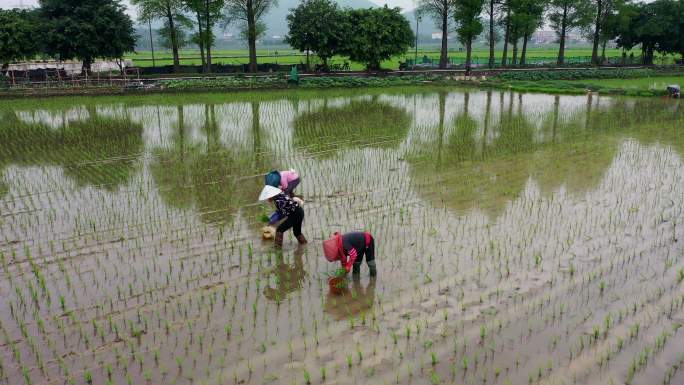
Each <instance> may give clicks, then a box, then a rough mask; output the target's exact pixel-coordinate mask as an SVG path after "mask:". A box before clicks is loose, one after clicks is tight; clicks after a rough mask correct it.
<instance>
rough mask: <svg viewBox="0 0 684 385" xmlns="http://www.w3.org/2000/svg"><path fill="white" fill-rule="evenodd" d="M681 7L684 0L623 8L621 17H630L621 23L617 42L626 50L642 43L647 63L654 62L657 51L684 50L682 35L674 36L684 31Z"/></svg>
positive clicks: (644, 62) (663, 1)
mask: <svg viewBox="0 0 684 385" xmlns="http://www.w3.org/2000/svg"><path fill="white" fill-rule="evenodd" d="M681 7H682V4H681V0H679V1H678V0H656V1H654V2H652V3H641V4H634V5H631V6H630V5H626V6H623V7H620V8H619V14H622V17H620V19H623V20H624V18H628V20H629V21H628V22H627V23H623V22H621V23H619V25H620V27H619V29H618V31H617V34H618V38H617V41H618V45H619V46H620V47H623V48H626V49H631V48H633V47H635V46H637V45H641V52H642V60H643V64H645V65H651V64H653V57H654V53H655V52H656V51H658V52H661V53H664V54H668V53H681V52H682V50H683V48H684V43H682V42H681V40H682V38H681V35H676V36H674V37H673V36H672V35H673V34H675V33H676V32H678V31H683V30H684V21H683V20H682V18H681V16H682V15H683V14H684V11H683V10H682V9H681Z"/></svg>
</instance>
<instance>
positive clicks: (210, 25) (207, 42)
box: [184, 0, 228, 72]
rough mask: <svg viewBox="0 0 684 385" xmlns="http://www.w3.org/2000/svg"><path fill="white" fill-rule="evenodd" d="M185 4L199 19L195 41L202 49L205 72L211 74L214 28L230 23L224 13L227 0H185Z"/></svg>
mask: <svg viewBox="0 0 684 385" xmlns="http://www.w3.org/2000/svg"><path fill="white" fill-rule="evenodd" d="M184 2H185V5H186V7H187V9H188V10H189V11H190V12H192V13H194V14H195V17H196V19H197V34H196V35H195V39H194V40H195V41H196V42H197V45H198V46H199V47H200V51H201V54H202V58H203V60H202V66H203V69H204V72H211V47H212V46H213V45H214V41H215V36H214V27H215V26H216V24H218V23H219V22H223V24H224V25H226V24H227V23H228V18H227V17H226V16H225V14H224V13H223V9H224V6H225V0H184ZM205 51H206V56H205V54H204V52H205Z"/></svg>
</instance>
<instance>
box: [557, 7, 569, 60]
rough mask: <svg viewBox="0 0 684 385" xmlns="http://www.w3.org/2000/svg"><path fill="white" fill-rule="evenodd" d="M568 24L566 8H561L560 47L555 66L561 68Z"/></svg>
mask: <svg viewBox="0 0 684 385" xmlns="http://www.w3.org/2000/svg"><path fill="white" fill-rule="evenodd" d="M567 23H568V6H567V4H566V5H565V6H563V18H562V19H561V33H560V47H559V48H558V61H557V62H556V65H558V66H559V67H560V66H563V65H564V64H565V33H566V31H565V30H566V28H567Z"/></svg>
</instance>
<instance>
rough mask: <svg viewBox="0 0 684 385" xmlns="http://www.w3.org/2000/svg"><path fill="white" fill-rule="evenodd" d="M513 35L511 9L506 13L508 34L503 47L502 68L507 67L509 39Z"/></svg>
mask: <svg viewBox="0 0 684 385" xmlns="http://www.w3.org/2000/svg"><path fill="white" fill-rule="evenodd" d="M510 33H511V9H510V8H509V9H508V10H507V11H506V34H505V36H504V46H503V55H502V56H501V66H502V67H506V59H507V57H506V56H507V55H508V39H509V38H510V36H509V34H510Z"/></svg>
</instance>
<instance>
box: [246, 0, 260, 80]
mask: <svg viewBox="0 0 684 385" xmlns="http://www.w3.org/2000/svg"><path fill="white" fill-rule="evenodd" d="M247 29H248V31H247V42H248V45H249V72H252V73H256V72H257V69H258V68H257V57H256V18H255V17H254V7H253V5H252V0H247Z"/></svg>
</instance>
